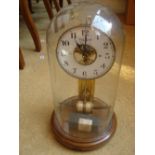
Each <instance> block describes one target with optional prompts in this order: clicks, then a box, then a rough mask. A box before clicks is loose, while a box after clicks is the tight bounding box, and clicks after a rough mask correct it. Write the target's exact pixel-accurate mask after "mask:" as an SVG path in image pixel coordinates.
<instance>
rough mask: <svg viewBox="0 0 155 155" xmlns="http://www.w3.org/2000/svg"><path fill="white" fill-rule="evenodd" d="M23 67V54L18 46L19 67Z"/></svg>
mask: <svg viewBox="0 0 155 155" xmlns="http://www.w3.org/2000/svg"><path fill="white" fill-rule="evenodd" d="M24 67H25V61H24V56H23V53H22V50H21V49H20V48H19V69H24Z"/></svg>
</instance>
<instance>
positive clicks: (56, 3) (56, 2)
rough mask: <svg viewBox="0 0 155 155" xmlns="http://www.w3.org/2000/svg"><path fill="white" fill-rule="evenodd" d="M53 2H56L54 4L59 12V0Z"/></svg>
mask: <svg viewBox="0 0 155 155" xmlns="http://www.w3.org/2000/svg"><path fill="white" fill-rule="evenodd" d="M53 3H54V6H55V9H56V11H57V12H58V11H60V6H59V3H58V1H57V0H53Z"/></svg>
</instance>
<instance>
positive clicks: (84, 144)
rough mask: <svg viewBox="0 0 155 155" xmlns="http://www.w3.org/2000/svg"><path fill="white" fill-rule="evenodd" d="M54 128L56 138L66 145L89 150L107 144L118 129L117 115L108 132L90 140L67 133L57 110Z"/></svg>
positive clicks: (71, 147)
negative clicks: (59, 119)
mask: <svg viewBox="0 0 155 155" xmlns="http://www.w3.org/2000/svg"><path fill="white" fill-rule="evenodd" d="M51 121H52V122H51V123H52V130H53V132H54V135H55V138H56V140H57V141H58V142H59V143H61V144H63V145H64V146H66V147H68V148H70V149H74V150H79V151H89V150H94V149H96V148H98V147H99V146H102V145H103V144H105V143H106V142H107V141H108V140H109V139H110V138H111V137H112V136H113V134H114V132H115V130H116V123H117V122H116V115H115V114H114V115H113V117H112V121H111V123H110V126H109V127H108V128H109V129H108V130H107V131H106V133H103V134H102V135H101V136H100V137H99V138H96V139H89V140H81V139H78V138H76V137H73V136H70V135H68V134H66V133H65V132H64V131H63V130H62V129H61V127H60V125H59V123H58V121H57V118H56V115H55V112H53V114H52V120H51Z"/></svg>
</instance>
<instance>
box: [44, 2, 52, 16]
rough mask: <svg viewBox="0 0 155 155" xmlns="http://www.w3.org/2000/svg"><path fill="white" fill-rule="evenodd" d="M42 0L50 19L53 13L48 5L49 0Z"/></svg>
mask: <svg viewBox="0 0 155 155" xmlns="http://www.w3.org/2000/svg"><path fill="white" fill-rule="evenodd" d="M43 2H44V5H45V8H46V10H47V13H48V16H49V18H50V19H52V18H53V16H54V14H53V11H52V7H51V5H50V1H49V0H43Z"/></svg>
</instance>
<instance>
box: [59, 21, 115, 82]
mask: <svg viewBox="0 0 155 155" xmlns="http://www.w3.org/2000/svg"><path fill="white" fill-rule="evenodd" d="M56 52H57V59H58V62H59V64H60V66H61V67H62V69H64V71H66V72H67V73H68V74H70V75H71V76H74V77H75V78H80V79H95V78H98V77H100V76H103V75H104V74H106V73H107V72H108V71H109V70H110V68H111V67H112V65H113V63H114V60H115V46H114V44H113V41H112V40H111V39H110V38H109V37H108V36H107V35H106V34H105V33H104V32H101V31H100V30H98V29H96V28H93V27H91V26H89V25H87V23H86V24H85V25H83V26H77V27H73V28H71V29H69V30H67V31H66V32H64V33H63V34H62V35H61V37H60V39H59V41H58V45H57V50H56Z"/></svg>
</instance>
